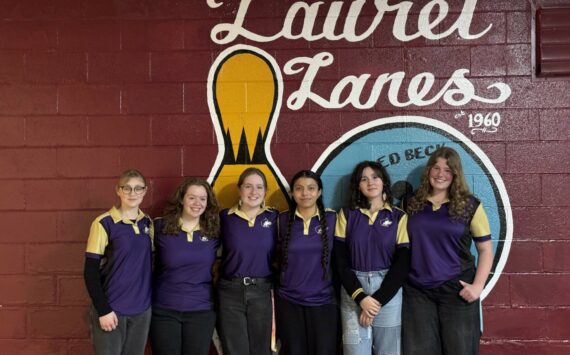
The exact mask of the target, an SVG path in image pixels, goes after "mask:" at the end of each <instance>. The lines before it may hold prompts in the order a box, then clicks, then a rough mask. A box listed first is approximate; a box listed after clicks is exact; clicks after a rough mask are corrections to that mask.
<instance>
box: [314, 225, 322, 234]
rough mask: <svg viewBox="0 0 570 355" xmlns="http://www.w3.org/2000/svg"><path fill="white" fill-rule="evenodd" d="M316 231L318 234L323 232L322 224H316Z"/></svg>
mask: <svg viewBox="0 0 570 355" xmlns="http://www.w3.org/2000/svg"><path fill="white" fill-rule="evenodd" d="M315 232H317V234H318V235H321V234H323V227H322V226H320V225H319V226H316V227H315Z"/></svg>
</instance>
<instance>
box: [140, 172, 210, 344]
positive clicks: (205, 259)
mask: <svg viewBox="0 0 570 355" xmlns="http://www.w3.org/2000/svg"><path fill="white" fill-rule="evenodd" d="M154 228H155V234H156V235H155V239H154V240H155V242H154V243H155V249H156V251H155V282H154V288H153V290H154V292H153V307H152V322H151V328H150V335H151V345H152V353H153V354H154V355H182V354H196V355H207V354H208V353H209V349H210V341H211V339H212V334H213V332H214V326H215V324H216V314H215V312H214V295H213V290H212V279H213V267H214V264H215V262H216V254H217V250H218V246H219V239H218V237H219V234H220V217H219V208H218V202H217V200H216V198H215V197H214V194H213V192H212V188H211V187H210V184H208V182H207V181H205V180H203V179H197V178H189V179H186V180H184V181H183V182H182V183H181V184H180V185H179V186H178V188H177V189H176V191H175V192H174V194H173V196H172V197H171V198H170V200H169V201H168V204H167V206H166V209H165V212H164V216H163V217H162V218H157V219H156V220H155V224H154Z"/></svg>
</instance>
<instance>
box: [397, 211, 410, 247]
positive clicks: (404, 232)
mask: <svg viewBox="0 0 570 355" xmlns="http://www.w3.org/2000/svg"><path fill="white" fill-rule="evenodd" d="M409 242H410V237H409V236H408V215H407V214H405V215H403V216H402V218H400V221H399V222H398V236H397V239H396V244H408V243H409Z"/></svg>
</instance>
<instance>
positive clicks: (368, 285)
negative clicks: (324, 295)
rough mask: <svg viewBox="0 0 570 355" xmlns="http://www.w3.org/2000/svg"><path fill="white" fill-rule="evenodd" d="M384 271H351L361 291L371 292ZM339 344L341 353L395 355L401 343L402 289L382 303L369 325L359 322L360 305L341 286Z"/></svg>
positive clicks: (398, 352) (397, 354) (378, 285)
mask: <svg viewBox="0 0 570 355" xmlns="http://www.w3.org/2000/svg"><path fill="white" fill-rule="evenodd" d="M386 272H387V270H381V271H371V272H361V271H355V272H354V273H355V274H356V277H357V278H358V280H359V281H360V284H361V285H362V288H363V289H364V292H365V293H366V294H368V295H372V294H373V293H374V292H376V290H378V289H379V288H380V285H381V284H382V281H383V280H384V277H385V276H386ZM340 310H341V312H340V313H341V320H342V344H343V350H344V354H345V355H370V353H372V354H374V355H399V354H400V344H401V335H400V334H401V320H402V289H400V290H398V292H397V293H396V295H395V296H394V298H392V299H391V300H390V302H388V303H387V304H385V305H382V308H381V309H380V312H379V313H378V315H377V316H376V317H375V318H374V321H373V322H372V326H370V327H363V326H361V325H360V323H359V321H358V320H359V318H360V312H361V308H360V306H359V305H357V304H356V303H355V302H354V300H353V299H352V298H351V297H350V296H349V295H348V293H347V292H346V290H345V289H344V288H343V290H342V292H341V303H340Z"/></svg>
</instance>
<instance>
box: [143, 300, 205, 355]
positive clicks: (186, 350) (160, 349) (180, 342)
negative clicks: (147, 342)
mask: <svg viewBox="0 0 570 355" xmlns="http://www.w3.org/2000/svg"><path fill="white" fill-rule="evenodd" d="M215 324H216V313H214V311H210V310H205V311H194V312H180V311H174V310H171V309H164V308H158V307H153V308H152V322H151V325H150V339H151V345H152V354H153V355H181V354H184V355H208V354H209V353H210V343H211V341H212V334H213V333H214V326H215Z"/></svg>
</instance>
